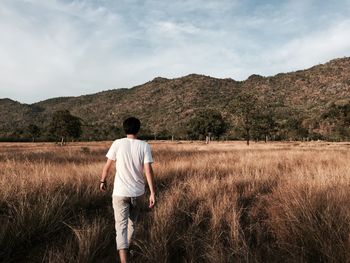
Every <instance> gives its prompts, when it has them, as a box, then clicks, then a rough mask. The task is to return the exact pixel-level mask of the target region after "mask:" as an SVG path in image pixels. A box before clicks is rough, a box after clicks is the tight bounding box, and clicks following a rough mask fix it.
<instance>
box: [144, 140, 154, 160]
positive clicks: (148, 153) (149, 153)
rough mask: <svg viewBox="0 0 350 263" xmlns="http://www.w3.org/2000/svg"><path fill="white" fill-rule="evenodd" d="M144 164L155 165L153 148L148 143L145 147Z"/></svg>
mask: <svg viewBox="0 0 350 263" xmlns="http://www.w3.org/2000/svg"><path fill="white" fill-rule="evenodd" d="M143 163H153V158H152V151H151V146H150V145H149V144H148V143H147V144H146V147H145V157H144V158H143Z"/></svg>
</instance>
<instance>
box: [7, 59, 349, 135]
mask: <svg viewBox="0 0 350 263" xmlns="http://www.w3.org/2000/svg"><path fill="white" fill-rule="evenodd" d="M248 90H249V91H250V92H253V93H255V94H257V95H258V96H260V97H263V98H264V99H265V100H266V101H267V102H269V103H270V102H274V101H281V103H282V104H283V105H284V106H283V107H284V108H285V109H288V111H287V112H288V113H292V114H295V113H296V112H297V113H298V115H300V116H301V117H300V118H302V119H301V122H304V124H303V125H304V126H305V128H307V129H309V130H313V131H314V132H317V131H318V132H320V131H321V130H322V132H321V133H320V134H321V135H322V134H323V135H324V134H326V133H327V132H325V128H324V126H325V125H326V124H325V123H326V122H331V123H330V124H327V125H326V126H327V127H328V128H327V129H332V127H333V126H334V125H337V124H336V123H338V122H337V120H335V121H333V120H330V119H329V120H327V121H324V120H323V119H320V116H322V114H323V115H324V114H325V113H326V112H327V111H328V110H329V108H330V107H333V106H332V105H335V104H334V103H335V102H337V101H338V100H341V99H349V98H350V58H349V57H344V58H338V59H333V60H331V61H329V62H327V63H324V64H319V65H315V66H312V67H310V68H308V69H305V70H297V71H293V72H289V73H278V74H276V75H274V76H260V75H257V74H252V75H250V76H249V77H248V78H247V79H246V80H243V81H236V80H234V79H231V78H224V79H221V78H215V77H211V76H206V75H202V74H194V73H193V74H189V75H186V76H183V77H178V78H173V79H168V78H163V77H155V78H154V79H152V80H150V81H148V82H146V83H144V84H141V85H137V86H134V87H132V88H129V89H127V88H122V89H110V90H104V91H100V92H97V93H92V94H86V95H80V96H67V97H56V98H50V99H47V100H42V101H39V102H35V103H32V104H25V103H20V102H18V101H14V100H11V99H9V98H4V99H0V137H11V136H19V135H21V134H20V133H21V132H20V131H21V130H24V129H25V128H26V126H28V125H29V124H30V123H35V124H37V125H38V126H39V127H41V128H42V129H43V130H45V129H46V127H47V124H48V122H49V121H50V118H51V116H52V114H53V112H54V111H56V110H61V109H68V110H70V111H71V113H72V114H73V115H76V116H78V117H80V118H82V120H83V122H84V125H87V126H89V127H93V128H92V129H91V130H90V131H89V130H87V131H85V135H84V136H85V138H95V137H98V138H100V139H102V138H103V133H104V131H103V130H113V129H114V128H115V127H117V126H118V127H119V126H120V122H121V121H122V119H123V118H125V117H126V116H130V115H135V116H139V117H140V119H141V121H143V122H144V123H145V129H146V130H148V132H150V133H159V132H161V131H162V130H164V131H165V130H166V131H168V132H170V131H171V130H173V129H174V128H173V127H177V128H179V129H182V131H181V132H179V134H182V135H184V127H185V126H186V122H187V121H188V120H189V119H190V118H191V115H193V114H194V112H195V111H196V110H198V109H200V108H213V109H216V110H218V111H220V112H221V113H222V115H223V116H224V117H225V118H227V119H228V121H229V122H232V118H231V117H230V115H231V113H230V112H229V109H227V105H229V104H230V101H232V100H233V99H234V98H235V97H236V96H237V94H239V93H240V92H242V91H248ZM327 107H328V108H327ZM281 116H282V118H283V115H281ZM287 117H288V116H287V114H286V116H285V118H287ZM282 121H283V120H282V119H281V122H282ZM305 123H307V124H305ZM338 124H339V123H338ZM306 126H307V127H306ZM111 127H112V128H111ZM113 127H114V128H113ZM322 127H323V128H322ZM327 129H326V130H327ZM329 134H332V131H328V135H329ZM95 135H96V136H95ZM179 136H180V135H179Z"/></svg>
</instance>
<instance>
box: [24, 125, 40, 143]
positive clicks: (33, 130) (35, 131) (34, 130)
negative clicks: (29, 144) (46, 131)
mask: <svg viewBox="0 0 350 263" xmlns="http://www.w3.org/2000/svg"><path fill="white" fill-rule="evenodd" d="M27 130H28V133H29V135H30V136H31V137H32V140H33V142H35V139H36V138H37V137H39V136H40V134H41V131H40V128H39V127H38V126H37V125H35V124H29V125H28V127H27Z"/></svg>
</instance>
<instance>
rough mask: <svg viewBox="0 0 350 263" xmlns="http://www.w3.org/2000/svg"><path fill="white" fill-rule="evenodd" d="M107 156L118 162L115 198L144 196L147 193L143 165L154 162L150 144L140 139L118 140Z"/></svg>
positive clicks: (114, 190)
mask: <svg viewBox="0 0 350 263" xmlns="http://www.w3.org/2000/svg"><path fill="white" fill-rule="evenodd" d="M106 156H107V158H108V159H111V160H114V161H116V170H117V172H116V176H115V179H114V189H113V196H128V197H136V196H140V195H142V194H143V193H144V192H145V182H144V178H143V165H144V164H145V163H152V162H153V159H152V154H151V147H150V146H149V144H148V143H146V142H144V141H141V140H138V139H131V138H123V139H118V140H115V141H114V142H113V144H112V146H111V148H110V149H109V151H108V153H107V155H106Z"/></svg>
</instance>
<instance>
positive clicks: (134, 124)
mask: <svg viewBox="0 0 350 263" xmlns="http://www.w3.org/2000/svg"><path fill="white" fill-rule="evenodd" d="M140 126H141V122H140V120H139V119H137V118H135V117H130V118H127V119H126V120H124V122H123V128H124V131H125V133H126V134H134V135H135V134H137V133H138V132H139V130H140Z"/></svg>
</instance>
